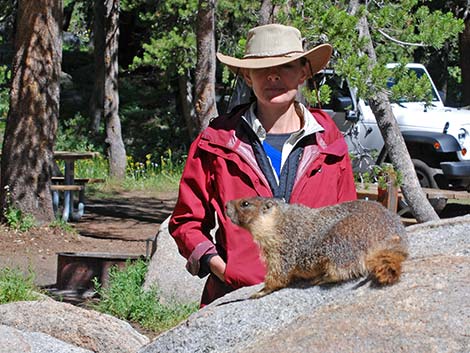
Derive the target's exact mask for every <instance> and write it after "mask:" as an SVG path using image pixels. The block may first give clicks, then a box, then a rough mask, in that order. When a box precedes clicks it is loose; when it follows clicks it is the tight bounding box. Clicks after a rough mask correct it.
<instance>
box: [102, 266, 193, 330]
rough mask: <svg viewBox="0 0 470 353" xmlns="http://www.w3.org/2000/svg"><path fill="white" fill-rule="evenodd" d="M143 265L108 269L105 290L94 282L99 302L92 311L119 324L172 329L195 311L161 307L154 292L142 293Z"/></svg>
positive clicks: (187, 307)
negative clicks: (97, 311) (94, 310)
mask: <svg viewBox="0 0 470 353" xmlns="http://www.w3.org/2000/svg"><path fill="white" fill-rule="evenodd" d="M147 265H148V264H147V263H146V262H144V261H142V260H138V261H136V262H134V263H130V262H127V263H126V267H125V268H124V269H123V270H119V269H118V268H117V267H113V268H111V270H110V274H109V286H108V287H101V286H100V285H99V283H98V282H97V281H96V280H95V282H94V284H95V288H96V290H97V292H98V294H99V296H100V301H99V303H98V304H96V305H94V308H95V309H97V310H99V311H101V312H104V313H108V314H110V315H113V316H116V317H118V318H120V319H123V320H129V321H133V322H137V323H139V324H140V325H141V326H143V327H145V328H147V329H150V330H153V331H157V332H160V331H163V330H166V329H168V328H170V327H172V326H175V325H176V324H177V323H178V322H180V321H182V320H184V319H186V318H187V317H188V316H189V315H190V314H191V313H193V312H194V311H196V310H197V305H196V304H195V303H194V304H176V303H170V304H162V303H160V302H159V299H158V293H157V290H156V289H154V288H153V289H151V290H148V291H146V290H144V289H143V288H142V285H143V283H144V280H145V274H146V273H147Z"/></svg>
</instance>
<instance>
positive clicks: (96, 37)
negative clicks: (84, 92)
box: [89, 0, 105, 135]
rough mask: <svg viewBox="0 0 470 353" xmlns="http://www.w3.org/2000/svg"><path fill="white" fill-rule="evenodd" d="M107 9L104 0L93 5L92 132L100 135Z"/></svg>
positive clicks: (98, 0)
mask: <svg viewBox="0 0 470 353" xmlns="http://www.w3.org/2000/svg"><path fill="white" fill-rule="evenodd" d="M104 19H105V7H104V2H103V0H101V1H100V0H97V1H94V5H93V55H94V61H95V73H94V84H93V91H92V94H91V97H90V103H89V106H90V117H91V131H92V132H93V134H95V135H98V134H99V132H100V125H101V119H102V117H103V105H104V76H105V67H104V50H105V34H104V31H105V29H104Z"/></svg>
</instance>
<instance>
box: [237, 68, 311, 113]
mask: <svg viewBox="0 0 470 353" xmlns="http://www.w3.org/2000/svg"><path fill="white" fill-rule="evenodd" d="M242 72H243V77H244V78H245V81H246V83H247V84H248V85H249V86H250V87H251V88H252V89H253V92H254V93H255V96H256V98H257V99H258V103H261V104H264V105H274V104H284V105H285V104H291V103H292V102H293V100H294V99H295V95H296V94H297V89H298V86H299V85H300V84H302V83H303V82H304V81H305V80H306V79H307V67H306V65H303V64H302V63H301V61H300V60H296V61H293V62H290V63H287V64H284V65H279V66H275V67H270V68H266V69H244V70H243V71H242Z"/></svg>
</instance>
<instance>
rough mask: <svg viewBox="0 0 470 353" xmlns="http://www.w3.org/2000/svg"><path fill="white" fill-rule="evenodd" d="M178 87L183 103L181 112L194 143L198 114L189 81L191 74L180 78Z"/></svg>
mask: <svg viewBox="0 0 470 353" xmlns="http://www.w3.org/2000/svg"><path fill="white" fill-rule="evenodd" d="M178 87H179V90H178V91H179V95H180V102H181V111H182V112H183V117H184V121H185V123H186V127H187V129H188V138H189V141H192V140H193V139H194V138H195V137H196V134H195V128H194V120H195V119H196V113H195V111H194V107H193V94H192V84H191V81H190V79H189V73H187V74H186V75H180V76H178Z"/></svg>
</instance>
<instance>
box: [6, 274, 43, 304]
mask: <svg viewBox="0 0 470 353" xmlns="http://www.w3.org/2000/svg"><path fill="white" fill-rule="evenodd" d="M34 278H35V274H34V272H33V271H32V270H29V271H28V274H26V275H25V274H23V272H22V271H21V270H20V269H18V268H8V267H6V268H3V269H0V304H6V303H11V302H17V301H27V300H38V299H39V298H40V292H41V291H40V289H39V288H38V287H36V286H35V285H34Z"/></svg>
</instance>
